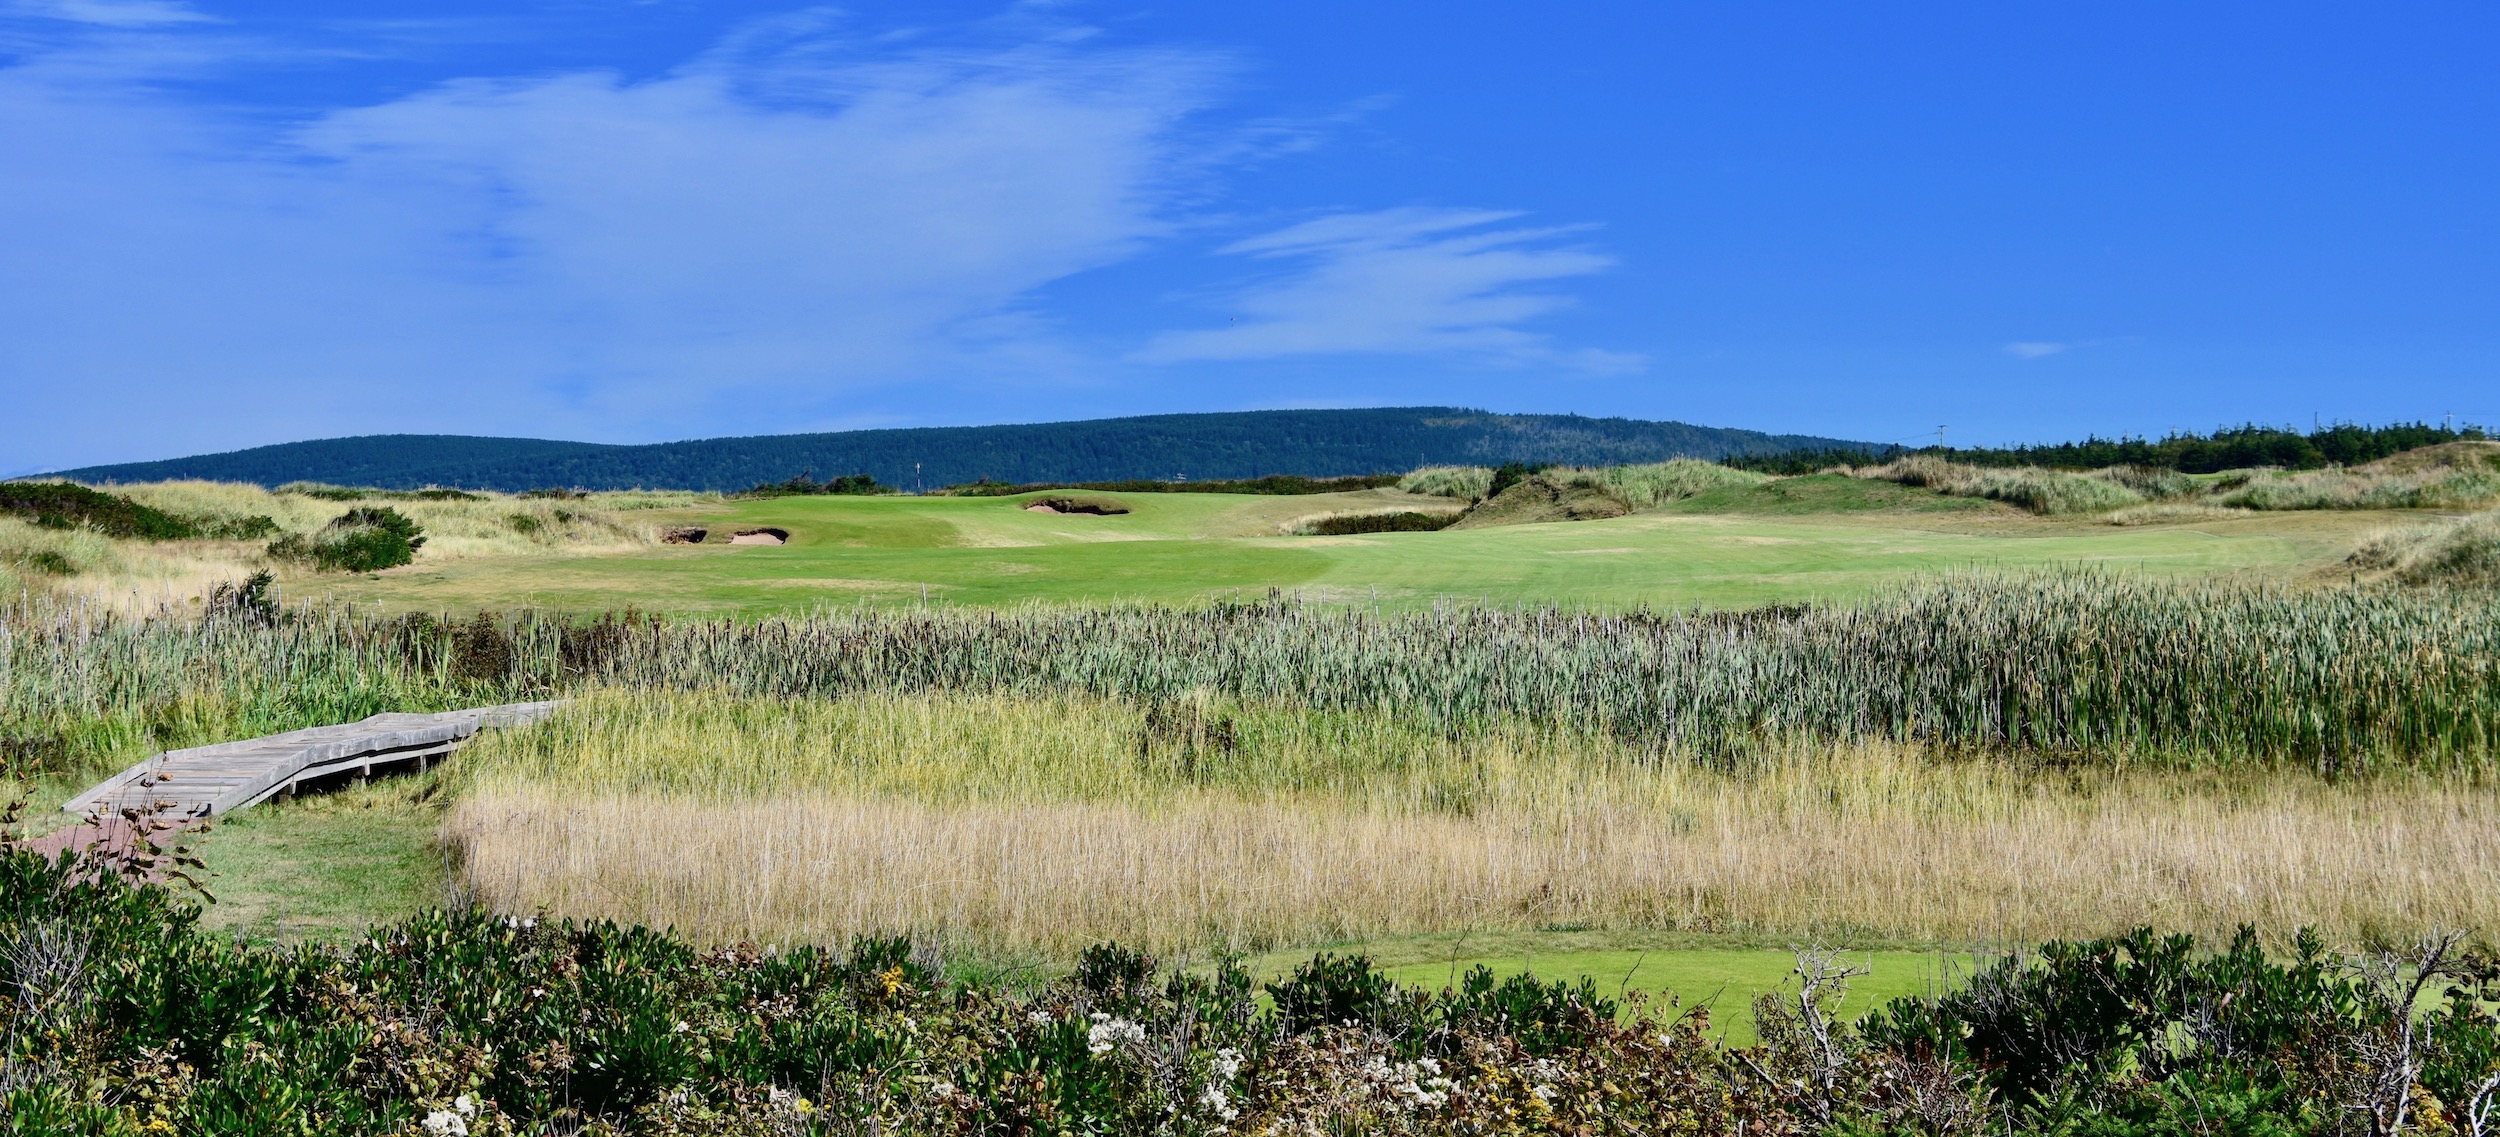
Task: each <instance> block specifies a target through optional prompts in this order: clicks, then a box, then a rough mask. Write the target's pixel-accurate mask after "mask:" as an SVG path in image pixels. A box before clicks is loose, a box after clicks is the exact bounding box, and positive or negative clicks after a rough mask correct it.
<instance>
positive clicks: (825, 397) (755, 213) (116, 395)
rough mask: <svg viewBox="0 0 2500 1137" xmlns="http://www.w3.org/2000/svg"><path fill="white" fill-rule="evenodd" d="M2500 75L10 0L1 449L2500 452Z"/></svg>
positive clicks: (1705, 17) (2306, 36)
mask: <svg viewBox="0 0 2500 1137" xmlns="http://www.w3.org/2000/svg"><path fill="white" fill-rule="evenodd" d="M342 11H346V12H348V14H347V15H341V14H340V13H341V12H342ZM2495 58H2500V8H2495V7H2493V6H2491V5H2489V4H2462V3H2461V4H2446V5H2440V4H2405V3H2396V4H2385V5H2368V6H2361V5H2349V4H2346V5H2326V4H2297V3H2275V4H2263V5H2260V4H2200V5H2180V4H2150V3H2143V4H2137V3H2101V4H2092V5H2062V6H2050V5H2021V4H2012V5H2009V4H2001V3H1999V4H1980V3H1971V4H1888V5H1838V4H1824V5H1808V4H1780V3H1754V4H1720V5H1686V4H1671V3H1657V2H1651V3H1615V2H1610V0H1583V2H1578V3H1572V4H1561V5H1555V4H1524V3H1520V4H1457V5H1453V4H1391V3H1379V4H1348V3H1345V2H1344V0H1337V2H1335V3H1326V4H1322V3H1305V2H1302V0H1269V2H1265V3H1260V4H1255V5H1253V4H1199V3H1192V4H1171V3H1168V2H1166V3H1112V2H1100V3H1097V2H1082V3H1079V2H1070V3H1036V4H1020V5H1016V4H999V3H953V2H943V0H940V2H927V3H914V4H891V3H860V4H853V5H849V6H845V7H839V8H804V7H786V6H775V5H763V4H742V3H705V4H695V3H686V2H677V0H659V2H649V3H606V2H601V0H569V2H565V3H550V4H538V5H533V4H529V3H521V2H509V3H495V4H483V3H478V4H459V3H438V4H423V5H418V4H405V3H395V2H393V0H378V2H373V3H360V4H357V5H352V6H341V5H310V4H280V3H266V2H261V3H225V2H220V0H0V250H5V252H0V396H4V397H0V416H5V430H4V431H0V473H8V472H27V471H32V470H38V469H46V468H57V467H62V466H69V465H77V464H85V463H93V462H107V461H120V460H134V459H145V458H155V457H169V456H173V455H177V454H185V453H196V452H202V451H211V450H223V449H233V448H237V447H242V446H249V445H258V444H262V443H267V442H276V441H285V440H289V439H296V438H307V437H321V436H330V435H340V434H361V433H378V432H386V431H426V432H434V431H439V432H457V433H473V434H506V435H530V436H538V437H556V438H575V439H586V440H594V441H620V442H625V441H653V440H660V439H671V438H684V437H699V436H712V435H722V434H743V433H766V432H782V431H798V430H824V429H843V428H851V427H865V426H889V425H937V424H957V423H983V422H1006V421H1033V420H1043V419H1064V418H1080V417H1096V416H1105V415H1117V414H1140V413H1154V412H1165V411H1182V410H1230V409H1249V408H1260V407H1292V406H1357V405H1386V404H1416V403H1446V404H1467V405H1478V406H1486V407H1491V408H1494V409H1499V410H1512V411H1554V412H1560V411H1573V412H1580V413H1586V414H1619V415H1632V416H1638V417H1652V418H1679V419H1685V420H1689V421H1695V422H1703V423H1711V424H1720V425H1737V426H1749V427H1757V428H1763V429H1770V430H1781V431H1805V432H1812V433H1818V434H1828V435H1839V436H1846V437H1858V438H1868V439H1876V440H1894V439H1914V438H1918V437H1933V434H1934V431H1935V428H1936V427H1937V425H1938V424H1947V425H1949V427H1950V433H1949V437H1950V438H1951V440H1953V441H1956V442H2010V441H2025V440H2043V439H2057V438H2066V437H2073V436H2078V435H2081V434H2085V433H2089V432H2099V433H2104V434H2108V433H2118V432H2141V433H2159V432H2162V431H2164V430H2167V429H2170V428H2173V427H2192V428H2202V427H2210V426H2213V425H2217V424H2221V423H2228V422H2239V421H2243V420H2252V419H2253V420H2260V421H2268V422H2278V423H2300V424H2306V423H2308V422H2309V421H2310V419H2311V417H2312V416H2313V415H2322V416H2324V417H2326V418H2328V419H2337V418H2347V419H2356V420H2363V421H2384V420H2389V419H2396V418H2417V417H2427V418H2432V419H2437V418H2438V417H2440V416H2441V415H2443V414H2447V413H2450V412H2454V413H2456V414H2458V415H2460V416H2462V417H2465V418H2468V419H2471V420H2473V421H2478V422H2500V319H2495V316H2496V315H2500V219H2496V218H2500V213H2496V212H2495V210H2494V208H2493V206H2494V203H2495V202H2500V115H2495V113H2494V112H2495V110H2500V67H2494V66H2493V65H2492V63H2491V61H2492V60H2493V59H2495Z"/></svg>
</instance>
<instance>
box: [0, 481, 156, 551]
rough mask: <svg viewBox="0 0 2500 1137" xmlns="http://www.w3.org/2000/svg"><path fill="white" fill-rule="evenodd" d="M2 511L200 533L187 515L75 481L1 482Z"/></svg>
mask: <svg viewBox="0 0 2500 1137" xmlns="http://www.w3.org/2000/svg"><path fill="white" fill-rule="evenodd" d="M0 512H5V513H14V514H16V515H18V516H20V517H25V518H28V519H31V520H32V521H33V522H34V523H35V524H36V525H39V526H41V527H43V528H46V529H72V528H79V527H84V528H88V529H93V530H95V531H96V532H98V533H102V534H104V535H105V536H108V537H123V538H137V539H139V540H142V541H181V540H187V539H189V538H193V537H198V536H201V535H202V532H201V527H200V526H199V525H198V524H196V523H194V522H192V521H190V520H189V519H187V518H182V517H177V516H175V515H173V514H170V513H166V512H164V511H162V510H157V509H150V508H148V507H147V506H144V505H141V504H139V503H138V502H135V501H132V500H130V499H129V498H127V497H124V496H122V495H120V494H110V493H105V492H103V491H101V490H92V489H88V488H87V487H85V486H82V485H79V484H77V483H75V482H0Z"/></svg>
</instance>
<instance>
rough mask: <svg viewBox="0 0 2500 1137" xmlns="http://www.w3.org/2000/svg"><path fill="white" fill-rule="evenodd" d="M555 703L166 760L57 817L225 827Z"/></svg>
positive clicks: (343, 729) (108, 783) (446, 750)
mask: <svg viewBox="0 0 2500 1137" xmlns="http://www.w3.org/2000/svg"><path fill="white" fill-rule="evenodd" d="M556 705H557V704H555V703H553V702H539V703H508V704H505V705H503V706H497V707H476V708H472V709H470V710H465V711H444V712H442V713H440V714H411V713H406V712H389V713H384V714H378V715H374V716H373V717H371V718H368V719H364V720H362V721H359V722H352V723H341V724H338V725H336V726H316V727H310V728H307V729H304V730H291V731H287V732H285V733H283V734H272V735H268V736H266V737H262V738H247V739H241V740H238V741H235V742H220V743H216V744H214V745H210V746H195V747H191V748H188V749H184V750H168V751H166V752H164V753H162V754H157V755H155V756H153V757H150V758H149V759H148V760H146V761H144V762H141V763H139V764H137V765H135V766H132V767H131V768H129V769H127V770H124V771H122V772H121V773H119V774H116V775H114V776H112V777H110V778H107V779H105V780H104V781H103V782H100V783H98V784H97V785H96V786H95V787H94V788H92V789H89V790H88V791H87V792H86V793H83V794H80V795H79V796H78V797H76V798H74V799H72V800H71V801H70V802H69V803H68V804H67V805H64V806H62V807H61V808H63V809H65V810H67V811H69V812H71V813H77V814H89V813H96V814H103V815H105V816H112V815H114V814H117V813H119V812H120V811H122V810H124V809H142V810H145V809H149V808H150V807H151V806H152V805H153V804H154V803H158V802H162V803H165V805H164V812H165V813H166V814H167V815H170V816H172V817H176V818H202V817H219V816H224V815H225V814H228V813H231V812H234V811H235V810H238V809H244V808H248V807H250V806H253V805H257V804H259V803H260V802H262V801H265V800H267V799H269V798H271V797H274V796H277V795H279V794H282V793H288V792H291V791H293V790H294V789H295V788H296V787H297V786H298V785H300V784H302V783H304V782H308V781H312V780H315V779H320V778H334V777H340V776H346V775H357V776H361V775H363V774H367V773H370V772H372V771H373V770H374V769H375V768H377V767H399V766H406V765H414V764H418V763H424V762H431V761H434V760H436V759H439V758H441V757H443V756H445V755H447V754H450V753H451V752H452V751H453V750H454V749H456V748H458V747H459V745H460V744H461V743H463V742H465V741H467V740H468V739H469V737H470V736H471V735H474V734H476V733H477V732H478V731H479V730H482V729H485V728H487V727H493V726H512V725H518V724H521V723H530V722H536V721H538V720H540V719H543V718H545V717H547V716H548V715H549V714H552V713H554V711H555V708H556Z"/></svg>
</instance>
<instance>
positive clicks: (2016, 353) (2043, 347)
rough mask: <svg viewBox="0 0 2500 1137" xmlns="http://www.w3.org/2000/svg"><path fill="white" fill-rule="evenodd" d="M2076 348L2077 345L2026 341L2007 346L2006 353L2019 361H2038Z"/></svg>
mask: <svg viewBox="0 0 2500 1137" xmlns="http://www.w3.org/2000/svg"><path fill="white" fill-rule="evenodd" d="M2075 346H2076V345H2074V344H2070V343H2046V342H2042V341H2039V340H2024V341H2020V342H2017V343H2009V344H2007V345H2005V353H2006V354H2007V355H2011V356H2013V357H2015V358H2017V359H2038V358H2040V357H2042V356H2045V355H2056V354H2057V353H2059V352H2061V351H2067V350H2069V349H2072V348H2074V347H2075Z"/></svg>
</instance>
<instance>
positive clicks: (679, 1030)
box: [668, 1019, 694, 1034]
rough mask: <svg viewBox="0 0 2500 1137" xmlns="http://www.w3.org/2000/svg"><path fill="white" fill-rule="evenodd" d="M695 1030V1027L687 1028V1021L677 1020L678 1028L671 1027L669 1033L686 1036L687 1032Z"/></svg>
mask: <svg viewBox="0 0 2500 1137" xmlns="http://www.w3.org/2000/svg"><path fill="white" fill-rule="evenodd" d="M693 1029H694V1028H693V1027H690V1026H687V1025H686V1020H684V1019H679V1020H677V1025H676V1026H673V1027H670V1028H669V1030H668V1032H669V1033H670V1034H684V1033H686V1032H687V1031H690V1030H693Z"/></svg>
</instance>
